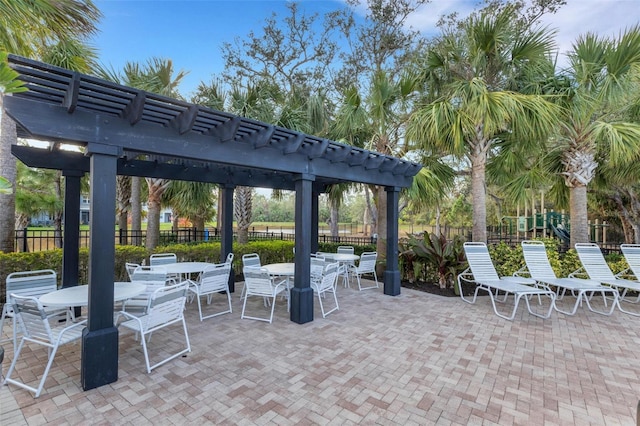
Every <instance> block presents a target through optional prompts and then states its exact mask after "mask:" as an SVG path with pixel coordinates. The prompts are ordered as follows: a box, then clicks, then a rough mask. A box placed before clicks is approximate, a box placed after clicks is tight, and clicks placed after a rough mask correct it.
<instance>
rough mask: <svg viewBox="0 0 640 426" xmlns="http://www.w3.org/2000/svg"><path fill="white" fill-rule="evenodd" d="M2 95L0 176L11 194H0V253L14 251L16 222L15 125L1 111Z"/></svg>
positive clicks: (1, 101)
mask: <svg viewBox="0 0 640 426" xmlns="http://www.w3.org/2000/svg"><path fill="white" fill-rule="evenodd" d="M3 100H4V98H3V95H0V176H2V177H4V178H6V179H7V180H8V181H9V182H11V186H12V188H13V193H12V194H0V251H3V252H5V253H13V251H14V250H15V247H14V242H15V220H16V217H15V216H16V195H15V191H16V176H17V166H16V158H15V157H14V156H13V155H12V154H11V145H15V144H16V143H17V140H18V136H17V133H16V123H15V122H14V121H13V119H11V118H10V117H9V116H8V115H7V114H5V113H4V112H3V110H2V105H3Z"/></svg>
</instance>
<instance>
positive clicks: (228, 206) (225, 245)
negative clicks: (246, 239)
mask: <svg viewBox="0 0 640 426" xmlns="http://www.w3.org/2000/svg"><path fill="white" fill-rule="evenodd" d="M235 188H236V187H235V185H228V184H227V185H224V186H223V188H222V200H220V201H221V202H220V207H219V208H221V209H222V228H221V229H220V232H221V237H220V261H221V262H224V260H225V259H226V257H227V255H228V254H229V253H231V252H232V251H233V191H234V189H235ZM218 226H220V224H218ZM234 275H235V274H234V273H233V270H232V272H231V274H229V291H230V292H231V293H233V292H235V291H236V281H235V276H234Z"/></svg>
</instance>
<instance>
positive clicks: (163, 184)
mask: <svg viewBox="0 0 640 426" xmlns="http://www.w3.org/2000/svg"><path fill="white" fill-rule="evenodd" d="M145 179H146V181H147V185H148V186H149V199H148V200H147V205H148V207H149V212H148V213H147V240H146V244H145V246H146V247H147V249H149V250H153V249H154V248H155V247H156V246H157V245H158V241H159V240H160V210H161V208H162V204H161V202H162V194H163V193H164V191H165V190H166V189H167V187H168V186H169V183H170V182H171V181H169V180H166V179H156V178H145Z"/></svg>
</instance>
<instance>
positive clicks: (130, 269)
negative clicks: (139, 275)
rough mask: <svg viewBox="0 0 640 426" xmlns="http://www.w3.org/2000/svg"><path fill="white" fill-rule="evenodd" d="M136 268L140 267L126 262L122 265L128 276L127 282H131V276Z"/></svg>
mask: <svg viewBox="0 0 640 426" xmlns="http://www.w3.org/2000/svg"><path fill="white" fill-rule="evenodd" d="M138 266H140V265H139V264H137V263H132V262H126V263H125V264H124V267H125V269H126V270H127V275H128V276H129V281H132V279H131V276H132V275H133V271H135V270H136V268H137V267H138Z"/></svg>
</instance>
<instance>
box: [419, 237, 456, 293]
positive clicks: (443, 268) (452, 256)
mask: <svg viewBox="0 0 640 426" xmlns="http://www.w3.org/2000/svg"><path fill="white" fill-rule="evenodd" d="M406 244H407V247H409V251H410V253H411V254H413V255H414V256H415V258H416V260H421V261H423V262H425V263H426V264H427V266H428V267H431V268H433V270H434V271H436V272H437V277H438V284H439V285H440V288H450V287H454V285H453V284H454V280H455V277H456V276H457V275H458V274H459V273H460V272H462V271H463V270H464V269H465V267H466V260H465V255H464V249H463V244H464V239H463V238H462V237H460V236H459V235H456V236H455V237H454V238H453V240H447V237H446V236H445V235H444V234H440V235H436V234H434V233H428V232H424V233H423V234H422V238H420V239H419V238H417V237H416V236H415V235H408V242H407V243H406ZM456 291H457V290H456Z"/></svg>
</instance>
